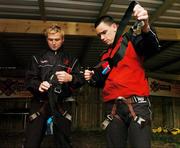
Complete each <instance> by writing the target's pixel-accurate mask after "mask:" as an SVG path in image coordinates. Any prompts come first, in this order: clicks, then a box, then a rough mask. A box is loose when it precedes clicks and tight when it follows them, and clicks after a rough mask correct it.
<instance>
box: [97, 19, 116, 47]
mask: <svg viewBox="0 0 180 148" xmlns="http://www.w3.org/2000/svg"><path fill="white" fill-rule="evenodd" d="M116 31H117V25H116V24H115V23H113V24H111V25H108V24H106V23H104V22H101V23H100V24H99V25H98V26H97V27H96V33H97V35H98V36H99V37H100V39H101V40H102V42H104V43H105V44H107V45H111V44H112V43H113V42H114V38H115V35H116Z"/></svg>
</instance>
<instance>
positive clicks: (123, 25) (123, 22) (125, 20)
mask: <svg viewBox="0 0 180 148" xmlns="http://www.w3.org/2000/svg"><path fill="white" fill-rule="evenodd" d="M136 4H137V2H136V1H132V2H131V3H130V4H129V7H128V8H127V10H126V12H125V14H124V15H123V18H122V19H121V21H120V22H119V27H118V30H117V32H116V36H115V39H114V42H113V46H112V47H114V46H115V45H116V43H117V41H118V39H119V37H120V36H122V34H123V32H124V30H125V28H126V26H127V24H128V22H129V20H130V19H131V16H132V13H133V9H134V7H135V5H136Z"/></svg>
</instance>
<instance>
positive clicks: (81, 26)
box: [0, 19, 180, 41]
mask: <svg viewBox="0 0 180 148" xmlns="http://www.w3.org/2000/svg"><path fill="white" fill-rule="evenodd" d="M51 24H59V25H60V26H61V27H62V28H63V29H64V31H65V34H66V35H83V36H96V33H95V29H94V24H93V23H80V22H58V21H42V20H18V19H0V32H4V33H32V34H42V33H43V31H44V29H45V28H47V27H48V26H50V25H51ZM127 28H129V26H128V27H127ZM155 30H156V32H157V35H158V37H159V39H160V40H172V41H180V29H179V28H166V27H156V28H155Z"/></svg>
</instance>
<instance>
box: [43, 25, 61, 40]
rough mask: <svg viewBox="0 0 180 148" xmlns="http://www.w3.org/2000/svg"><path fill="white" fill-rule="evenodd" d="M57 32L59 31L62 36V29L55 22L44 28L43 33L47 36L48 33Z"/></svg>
mask: <svg viewBox="0 0 180 148" xmlns="http://www.w3.org/2000/svg"><path fill="white" fill-rule="evenodd" d="M58 32H59V33H60V34H61V36H62V37H63V38H64V31H63V30H62V29H61V27H60V26H58V25H57V24H53V25H51V26H49V27H48V28H47V29H46V30H45V32H44V34H45V36H46V37H47V36H48V34H54V33H58Z"/></svg>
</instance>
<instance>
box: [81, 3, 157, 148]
mask: <svg viewBox="0 0 180 148" xmlns="http://www.w3.org/2000/svg"><path fill="white" fill-rule="evenodd" d="M133 16H135V18H136V19H137V20H139V21H143V22H144V26H143V27H142V28H141V34H140V35H137V36H135V35H132V34H131V36H128V37H127V36H119V37H118V39H117V42H115V38H116V32H117V30H118V25H117V24H116V23H115V22H114V20H113V18H112V17H110V16H102V17H100V18H99V19H98V20H97V21H96V23H95V30H96V33H97V35H98V36H99V37H100V39H101V40H102V42H104V43H105V44H107V45H108V46H109V47H108V50H107V51H106V52H105V53H104V54H103V55H102V57H101V67H100V68H98V69H94V70H85V73H84V77H85V79H86V80H87V81H88V82H89V83H90V84H92V85H94V86H102V87H103V91H102V94H103V100H104V102H105V108H106V115H107V117H106V120H105V122H103V126H104V128H105V130H106V138H107V144H108V147H109V148H110V147H113V148H115V147H118V148H120V147H122V148H124V147H126V146H127V141H128V140H129V142H130V144H131V145H132V146H133V147H136V148H150V147H151V126H150V121H151V111H150V102H149V99H148V96H149V88H148V82H147V79H146V76H145V72H144V69H143V67H142V62H143V59H144V58H146V57H148V56H149V55H150V54H151V53H153V52H154V51H156V50H158V48H159V44H158V40H157V38H156V35H155V34H154V33H153V32H152V30H151V29H150V26H149V23H148V18H149V17H148V13H147V11H146V10H145V9H144V8H143V7H142V6H140V5H139V4H136V5H135V7H134V9H133ZM120 27H121V26H120ZM125 37H127V38H128V41H127V40H126V41H124V40H125ZM139 37H141V40H140V41H138V42H137V40H138V38H139ZM114 42H115V43H114ZM124 42H126V43H124ZM123 45H125V46H123ZM122 50H124V54H122V53H121V51H122ZM120 57H121V58H120ZM115 61H116V62H115Z"/></svg>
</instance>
